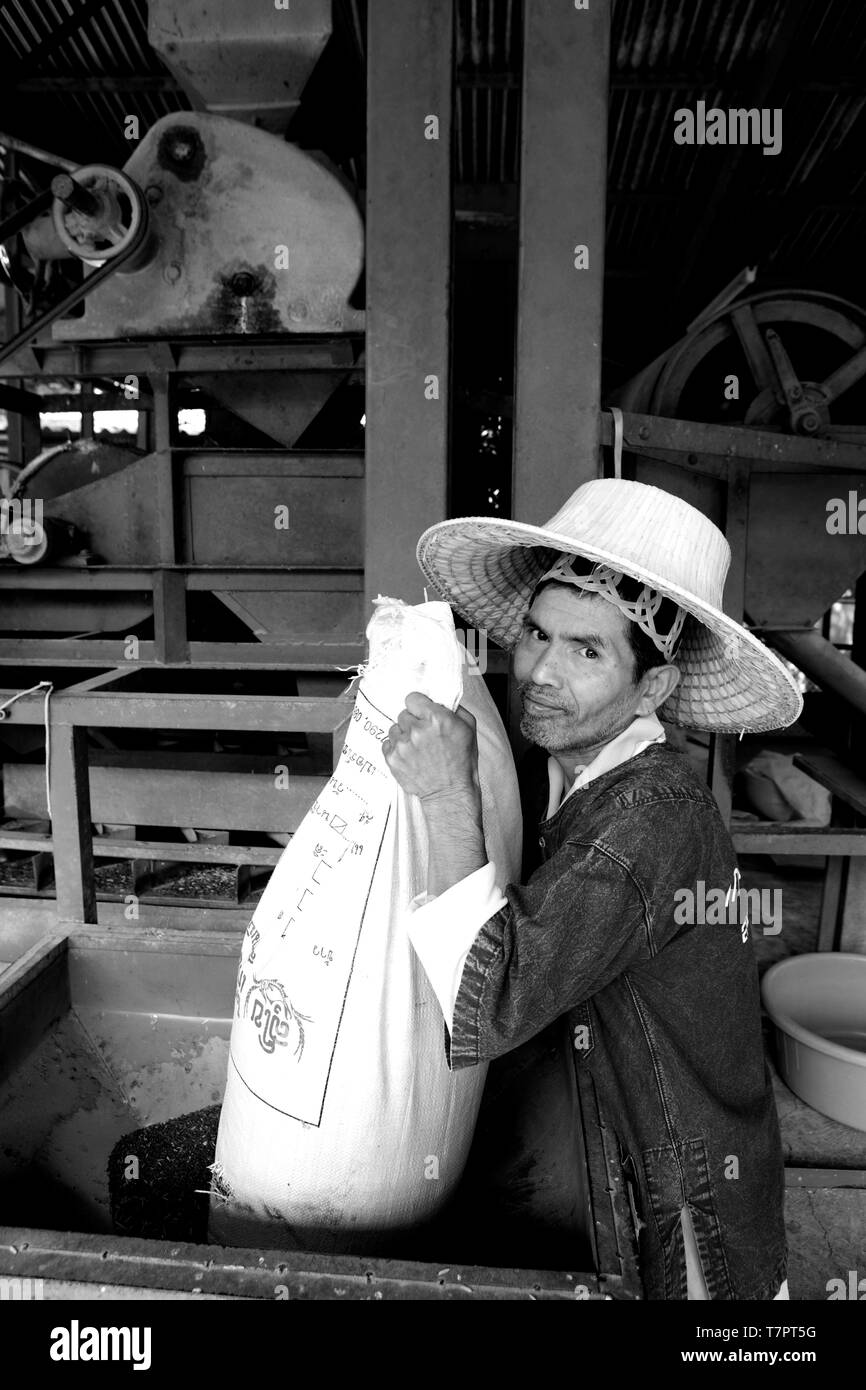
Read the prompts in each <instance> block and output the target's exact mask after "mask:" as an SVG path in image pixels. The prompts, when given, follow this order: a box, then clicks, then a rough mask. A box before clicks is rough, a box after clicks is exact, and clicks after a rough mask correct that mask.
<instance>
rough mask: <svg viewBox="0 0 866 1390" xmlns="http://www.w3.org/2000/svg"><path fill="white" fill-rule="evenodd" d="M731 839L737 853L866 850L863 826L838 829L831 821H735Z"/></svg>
mask: <svg viewBox="0 0 866 1390" xmlns="http://www.w3.org/2000/svg"><path fill="white" fill-rule="evenodd" d="M731 839H732V840H733V842H734V849H735V850H736V851H737V853H738V854H824V855H827V856H832V855H846V854H858V855H860V854H866V830H839V829H837V828H836V827H834V826H831V825H821V826H812V825H797V824H796V823H794V824H787V823H785V822H782V823H781V824H779V825H776V824H774V823H773V822H770V821H763V822H762V821H756V822H754V823H752V824H747V825H741V824H739V823H735V824H734V825H733V826H732V827H731Z"/></svg>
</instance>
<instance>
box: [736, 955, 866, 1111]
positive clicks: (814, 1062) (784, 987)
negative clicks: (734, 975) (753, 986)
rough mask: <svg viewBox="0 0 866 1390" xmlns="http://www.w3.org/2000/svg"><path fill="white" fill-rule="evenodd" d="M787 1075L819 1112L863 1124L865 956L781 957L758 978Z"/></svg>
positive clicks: (865, 1093)
mask: <svg viewBox="0 0 866 1390" xmlns="http://www.w3.org/2000/svg"><path fill="white" fill-rule="evenodd" d="M761 993H762V995H763V999H764V1007H765V1008H766V1010H767V1013H768V1014H769V1015H770V1018H771V1019H772V1020H773V1023H774V1025H775V1030H776V1047H777V1052H778V1059H779V1070H780V1072H781V1074H782V1079H783V1080H784V1081H785V1082H786V1084H787V1085H788V1086H790V1088H791V1090H792V1091H793V1092H794V1094H795V1095H798V1096H799V1097H800V1099H801V1100H804V1101H805V1102H806V1104H807V1105H811V1106H812V1107H813V1109H815V1110H819V1111H820V1112H821V1114H822V1115H828V1116H829V1117H830V1119H831V1120H839V1121H840V1123H841V1124H844V1125H852V1126H853V1128H854V1129H862V1130H866V956H861V955H853V954H850V953H846V952H839V951H827V952H816V953H812V954H807V955H802V956H792V957H791V958H790V959H789V960H783V961H779V963H778V964H777V965H774V966H772V967H771V968H770V969H769V970H768V971H767V973H766V975H765V976H764V978H763V981H762V983H761Z"/></svg>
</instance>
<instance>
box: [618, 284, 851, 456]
mask: <svg viewBox="0 0 866 1390" xmlns="http://www.w3.org/2000/svg"><path fill="white" fill-rule="evenodd" d="M634 408H637V409H641V408H643V409H644V410H646V411H647V413H649V414H653V415H661V416H665V417H667V418H668V419H684V420H702V421H704V422H706V423H727V424H744V425H749V426H752V427H753V428H756V429H764V430H775V431H778V432H782V433H786V434H800V435H811V436H813V437H815V438H822V439H833V438H845V439H847V440H849V441H850V442H852V443H853V442H855V441H857V442H859V439H860V437H861V436H862V439H863V440H864V441H866V311H864V310H863V309H860V308H858V307H857V305H855V304H851V303H849V302H848V301H847V300H844V299H838V298H836V297H835V296H832V295H819V294H811V293H809V292H804V291H777V292H770V293H766V294H762V295H754V296H752V297H751V298H749V299H744V300H741V301H739V302H734V303H733V304H730V305H728V306H727V308H725V309H723V310H721V311H720V312H719V313H718V314H716V315H715V316H714V317H713V318H712V319H710V320H708V321H707V322H706V323H704V324H702V325H700V326H699V327H697V328H696V329H695V331H694V332H693V333H691V334H690V335H689V336H688V337H686V338H684V339H683V340H682V341H681V342H680V343H678V344H677V346H676V347H675V348H673V350H672V351H671V353H670V354H669V356H668V357H667V359H666V361H665V363H664V365H663V367H662V368H661V371H660V372H659V374H658V376H657V377H656V378H655V381H654V383H653V384H652V386H651V387H648V390H647V394H646V395H645V398H644V401H643V403H642V405H637V406H635V407H634ZM858 425H859V426H860V427H861V428H860V430H858V429H857V428H856V426H858Z"/></svg>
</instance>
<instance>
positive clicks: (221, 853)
mask: <svg viewBox="0 0 866 1390" xmlns="http://www.w3.org/2000/svg"><path fill="white" fill-rule="evenodd" d="M50 848H51V837H50V836H49V835H24V834H20V833H18V832H17V831H8V832H7V833H6V834H0V849H15V850H22V851H23V850H44V849H50ZM282 852H283V851H282V849H280V848H278V847H277V846H276V845H275V846H274V848H273V849H267V848H265V847H264V846H261V845H219V844H212V843H211V842H210V841H209V840H199V841H196V842H195V843H193V844H190V843H188V842H187V841H184V842H183V844H172V843H169V842H168V841H166V840H121V839H116V840H115V839H110V838H109V837H107V836H103V835H96V836H95V837H94V840H93V857H94V859H158V860H163V861H165V863H167V864H182V863H190V864H258V865H263V866H265V867H273V865H275V864H276V863H277V862H278V860H279V858H280V855H281V854H282Z"/></svg>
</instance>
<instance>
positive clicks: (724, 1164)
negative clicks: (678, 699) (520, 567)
mask: <svg viewBox="0 0 866 1390" xmlns="http://www.w3.org/2000/svg"><path fill="white" fill-rule="evenodd" d="M536 810H537V812H538V813H539V814H540V815H541V816H543V815H544V814H545V811H546V802H545V801H543V800H541V796H539V800H538V804H537V807H536ZM538 836H539V847H540V850H541V858H542V861H543V862H541V864H540V865H539V867H538V868H537V869H536V871H535V872H534V873H533V874H532V876H531V877H530V878H529V880H528V882H527V883H526V884H525V885H523V886H520V885H514V884H509V885H508V886H507V888H506V889H505V891H504V896H505V898H506V899H507V906H505V907H502V908H501V909H500V910H499V911H498V912H496V913H495V915H494V916H492V917H491V918H490V919H489V920H488V921H487V922H486V923H485V924H484V926H483V927H482V928H481V930H480V932H479V933H478V935H477V937H476V938H475V941H474V944H473V946H472V949H471V950H470V952H469V955H468V957H467V959H466V963H465V966H464V970H463V974H462V977H461V982H460V989H459V991H458V994H457V999H456V1003H455V1007H454V1015H453V1020H452V1028H451V1035H450V1039H449V1047H448V1051H449V1061H450V1065H451V1066H452V1067H453V1068H459V1067H465V1066H472V1065H475V1064H477V1063H478V1062H482V1061H485V1060H492V1059H494V1058H496V1057H500V1056H502V1055H503V1054H505V1053H507V1052H509V1051H510V1050H511V1049H513V1048H515V1047H518V1046H519V1045H520V1044H522V1043H523V1042H525V1041H526V1040H527V1039H529V1038H531V1037H533V1036H534V1035H536V1034H537V1033H539V1032H540V1031H541V1030H542V1029H543V1028H545V1027H547V1025H549V1024H551V1023H552V1022H553V1021H554V1020H556V1019H561V1018H563V1017H564V1018H566V1019H567V1023H568V1028H569V1033H570V1036H571V1037H572V1038H573V1040H574V1045H573V1048H572V1049H571V1055H572V1058H573V1062H574V1066H575V1068H576V1072H577V1083H578V1087H580V1085H581V1079H582V1078H584V1079H585V1078H586V1076H587V1075H589V1076H590V1077H591V1079H592V1082H593V1085H594V1089H595V1092H596V1095H597V1097H598V1104H599V1109H600V1114H601V1120H602V1123H603V1124H604V1125H606V1126H608V1127H609V1128H610V1129H612V1130H613V1132H614V1133H615V1134H616V1136H617V1138H618V1141H619V1152H620V1156H621V1159H622V1164H623V1178H624V1181H625V1182H626V1183H627V1184H628V1187H629V1190H630V1192H631V1195H632V1204H633V1209H634V1211H635V1217H636V1226H637V1232H636V1236H637V1246H638V1251H639V1260H640V1270H641V1279H642V1283H643V1288H644V1293H645V1295H646V1297H648V1298H651V1299H652V1298H655V1299H680V1298H685V1297H686V1265H685V1254H684V1241H683V1232H682V1224H681V1218H682V1214H683V1212H684V1209H687V1211H688V1213H689V1214H690V1216H691V1221H692V1225H693V1229H694V1232H695V1236H696V1241H697V1247H698V1251H699V1254H700V1260H701V1265H702V1268H703V1274H704V1278H705V1280H706V1285H707V1290H708V1293H709V1297H710V1298H711V1299H772V1298H773V1297H774V1295H775V1293H776V1292H777V1290H778V1288H779V1285H780V1283H781V1282H782V1280H783V1279H784V1278H785V1273H786V1258H787V1252H786V1243H785V1228H784V1219H783V1198H784V1171H783V1164H782V1153H781V1143H780V1137H779V1128H778V1120H777V1116H776V1109H775V1103H774V1098H773V1090H772V1085H771V1081H770V1075H769V1070H768V1068H767V1065H766V1062H765V1060H764V1051H763V1043H762V1035H761V1018H760V997H759V990H758V977H757V971H756V967H755V959H754V953H753V949H752V944H751V930H746V929H745V928H744V927H743V925H742V919H741V917H739V916H738V917H737V920H736V921H735V922H734V923H733V924H728V923H727V922H726V924H724V925H703V924H701V923H700V922H685V923H683V922H682V921H681V920H676V919H681V918H682V916H683V911H682V908H681V907H680V910H679V911H678V910H677V907H678V904H680V905H681V904H682V902H683V900H684V899H683V894H682V892H681V891H679V892H678V890H683V889H692V891H693V892H694V893H695V901H696V902H702V901H704V900H705V895H706V894H708V893H709V892H710V889H711V888H716V889H718V888H721V889H722V891H723V892H726V891H727V890H728V889H729V888H730V887H731V886H732V884H733V880H734V869H735V867H736V859H735V856H734V850H733V846H732V844H731V839H730V836H729V834H728V832H727V829H726V827H725V825H724V823H723V821H722V818H721V816H720V814H719V811H718V808H717V805H716V802H715V800H714V798H713V796H712V794H711V792H710V791H709V789H708V788H707V787H706V786H705V785H704V783H703V782H702V781H701V780H700V778H699V777H698V776H697V774H696V773H695V771H694V770H693V768H692V766H691V764H690V763H689V761H688V759H687V758H685V757H684V756H683V755H682V754H680V753H677V752H675V751H674V750H672V749H671V748H670V747H668V746H666V745H652V746H650V747H649V748H647V749H645V750H644V751H643V752H642V753H639V754H637V756H635V757H633V758H631V759H630V760H629V761H628V762H625V763H623V764H621V765H620V766H618V767H615V768H613V769H611V770H610V771H608V772H606V773H603V774H602V775H601V776H599V777H598V778H597V779H596V780H594V781H592V782H591V783H589V785H587V786H586V787H583V788H580V789H578V790H577V791H575V792H574V793H573V794H572V795H571V796H570V797H568V798H567V799H566V800H565V801H564V802H563V803H562V805H561V806H560V807H559V809H558V810H557V811H556V812H555V813H554V814H553V815H552V816H551V817H550V818H549V819H546V820H541V821H540V823H539V824H538ZM701 881H703V885H704V889H705V893H704V894H702V893H701V890H700V888H699V884H700V883H701ZM675 895H678V896H677V897H675ZM694 915H699V914H696V913H693V914H692V916H694ZM730 915H733V914H730ZM675 916H676V919H675ZM744 937H745V940H744Z"/></svg>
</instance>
